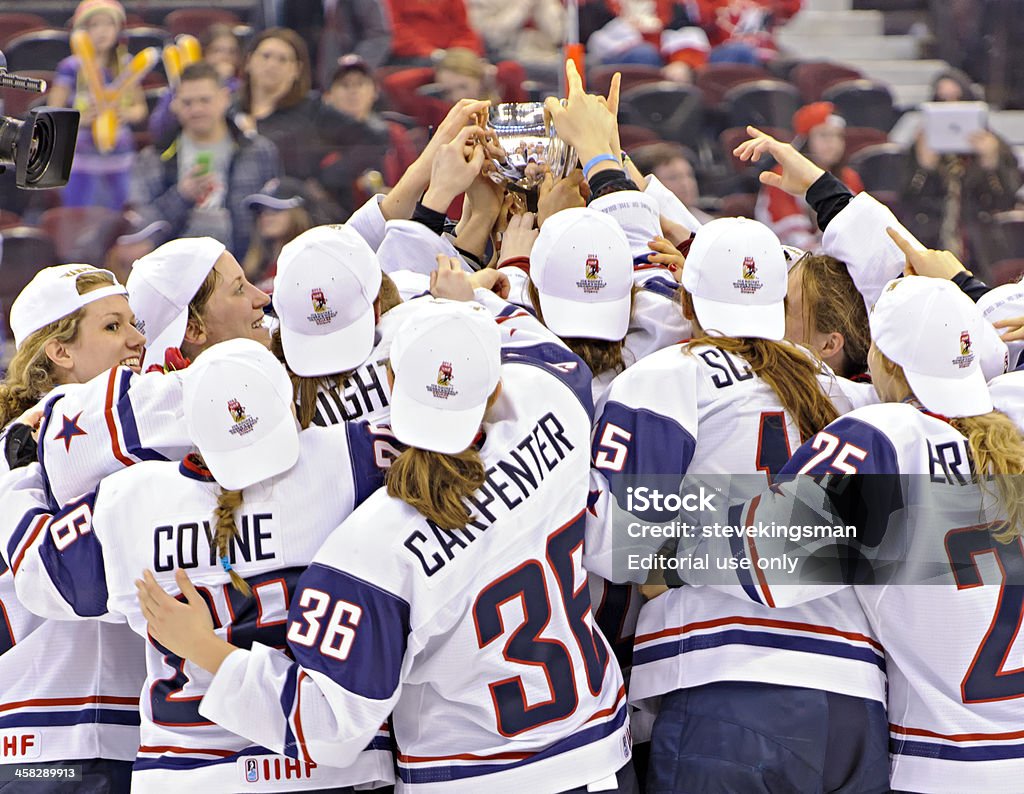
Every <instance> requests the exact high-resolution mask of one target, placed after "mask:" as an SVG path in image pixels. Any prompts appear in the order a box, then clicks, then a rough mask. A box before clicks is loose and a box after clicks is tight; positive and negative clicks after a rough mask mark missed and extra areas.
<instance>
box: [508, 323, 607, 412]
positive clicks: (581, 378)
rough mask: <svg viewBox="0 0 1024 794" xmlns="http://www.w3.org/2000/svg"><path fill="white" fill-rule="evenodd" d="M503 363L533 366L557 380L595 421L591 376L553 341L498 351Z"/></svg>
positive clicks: (584, 367)
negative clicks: (574, 396) (566, 387)
mask: <svg viewBox="0 0 1024 794" xmlns="http://www.w3.org/2000/svg"><path fill="white" fill-rule="evenodd" d="M501 363H502V364H532V365H533V366H536V367H540V368H541V369H543V370H544V371H545V372H548V373H550V374H552V375H554V376H555V377H556V378H558V379H559V380H560V381H562V383H564V384H565V385H566V386H568V387H569V388H570V389H572V393H573V394H575V395H576V399H578V400H579V401H580V403H582V404H583V407H584V408H585V409H586V411H587V416H588V417H589V418H590V421H591V422H593V421H594V396H593V389H592V384H593V381H594V376H593V374H592V373H591V371H590V367H588V366H587V365H586V364H585V363H583V359H582V358H580V357H579V356H577V355H576V354H575V353H573V352H572V351H571V350H569V349H568V348H567V347H563V346H562V345H559V344H556V343H554V342H540V343H539V344H536V345H529V346H526V347H514V348H504V349H503V350H502V351H501Z"/></svg>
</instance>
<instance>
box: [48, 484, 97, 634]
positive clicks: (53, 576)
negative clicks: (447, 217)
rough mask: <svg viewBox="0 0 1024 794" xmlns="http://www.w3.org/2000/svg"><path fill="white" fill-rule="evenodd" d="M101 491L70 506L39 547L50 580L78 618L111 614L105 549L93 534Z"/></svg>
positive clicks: (53, 524)
mask: <svg viewBox="0 0 1024 794" xmlns="http://www.w3.org/2000/svg"><path fill="white" fill-rule="evenodd" d="M97 493H98V490H97V491H93V492H92V493H91V494H87V495H86V496H83V497H82V498H80V499H76V500H75V501H73V502H69V503H68V505H67V506H66V507H65V508H64V509H63V510H61V511H60V512H59V513H57V514H56V515H55V516H54V517H53V518H52V519H50V522H49V525H48V526H47V527H46V534H45V535H44V536H43V539H42V541H41V542H40V545H39V557H40V559H41V560H42V561H43V566H44V567H45V568H46V572H47V574H49V576H50V580H51V581H52V582H53V584H54V586H55V587H56V588H57V591H58V592H59V593H60V594H61V596H62V597H63V598H64V600H65V601H67V602H68V604H69V605H70V606H71V608H72V609H73V610H74V612H75V614H76V615H81V616H82V617H84V618H89V617H99V616H101V615H105V614H107V574H106V567H105V566H104V564H103V547H102V546H101V545H100V541H99V538H97V537H96V533H95V532H93V531H92V510H93V505H94V504H95V502H96V494H97Z"/></svg>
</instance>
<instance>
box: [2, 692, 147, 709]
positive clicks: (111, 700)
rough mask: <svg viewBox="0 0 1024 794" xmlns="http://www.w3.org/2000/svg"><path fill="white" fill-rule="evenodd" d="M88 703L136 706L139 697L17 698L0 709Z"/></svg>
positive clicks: (3, 704)
mask: <svg viewBox="0 0 1024 794" xmlns="http://www.w3.org/2000/svg"><path fill="white" fill-rule="evenodd" d="M90 703H103V704H106V705H108V706H110V705H113V706H136V707H138V705H139V699H138V698H137V697H136V698H132V697H116V696H114V695H90V696H89V697H84V698H36V699H34V700H18V701H15V702H13V703H2V704H0V711H10V710H11V709H21V708H29V707H32V706H87V705H89V704H90Z"/></svg>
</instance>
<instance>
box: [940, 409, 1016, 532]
mask: <svg viewBox="0 0 1024 794" xmlns="http://www.w3.org/2000/svg"><path fill="white" fill-rule="evenodd" d="M949 423H950V424H951V425H952V426H953V427H954V428H956V429H957V430H958V431H959V432H960V433H961V434H962V435H963V436H964V437H965V438H966V439H967V446H968V447H969V449H970V451H971V459H972V462H973V464H974V471H975V472H976V476H977V478H978V484H979V485H980V486H981V488H982V490H983V491H988V488H986V484H987V483H988V482H989V480H994V481H995V486H996V497H997V498H998V499H999V502H1000V503H1001V505H1002V508H1003V510H1004V511H1005V512H1006V516H1007V519H1006V526H1005V527H1004V528H1003V529H1002V530H1000V531H999V532H997V533H995V535H994V537H995V539H996V540H998V541H999V542H1000V543H1010V542H1012V541H1013V540H1014V539H1015V538H1018V537H1020V536H1021V535H1022V534H1024V476H1022V475H1024V438H1022V437H1021V434H1020V432H1019V431H1018V430H1017V426H1016V425H1015V424H1014V423H1013V422H1012V421H1010V419H1009V418H1008V417H1007V416H1006V415H1005V414H1002V413H1000V412H999V411H992V412H991V413H987V414H982V415H981V416H962V417H956V418H954V419H950V420H949Z"/></svg>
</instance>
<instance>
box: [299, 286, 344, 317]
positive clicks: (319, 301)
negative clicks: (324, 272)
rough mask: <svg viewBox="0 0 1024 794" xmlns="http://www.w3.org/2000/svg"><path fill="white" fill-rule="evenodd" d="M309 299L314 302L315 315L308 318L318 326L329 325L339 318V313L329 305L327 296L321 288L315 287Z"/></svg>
mask: <svg viewBox="0 0 1024 794" xmlns="http://www.w3.org/2000/svg"><path fill="white" fill-rule="evenodd" d="M309 299H310V300H311V301H312V302H313V313H312V314H310V315H309V316H308V317H306V319H307V320H309V321H310V322H311V323H314V324H316V325H329V324H330V323H331V321H332V320H333V319H334V318H335V317H337V316H338V313H337V312H336V311H334V309H332V308H331V307H330V306H328V305H327V296H326V295H324V291H323V290H322V289H320V287H314V288H313V289H311V290H310V291H309Z"/></svg>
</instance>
